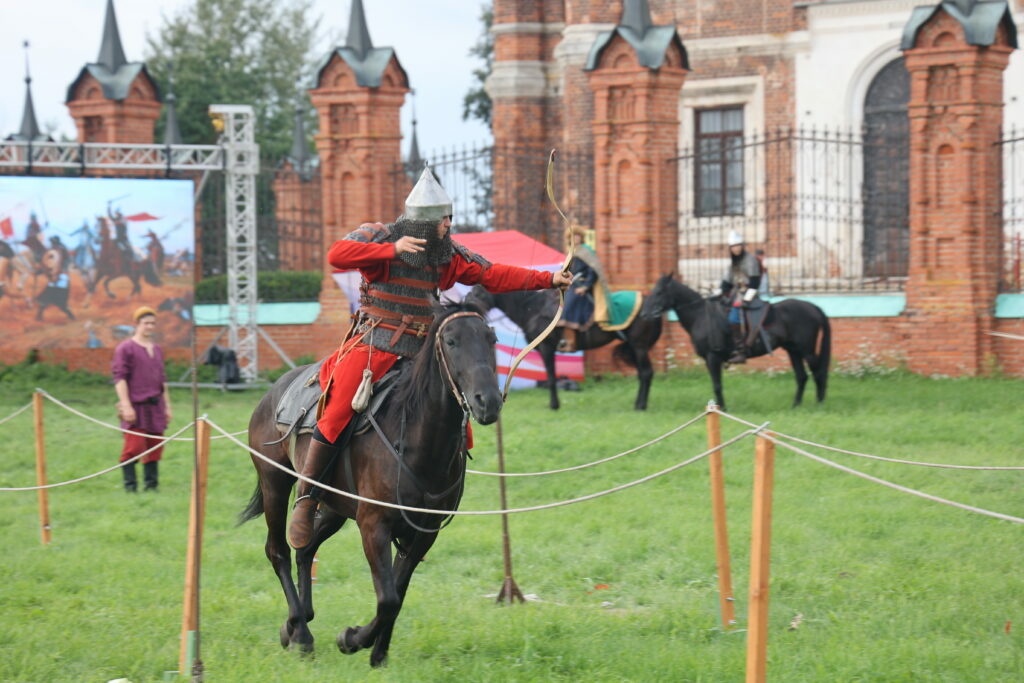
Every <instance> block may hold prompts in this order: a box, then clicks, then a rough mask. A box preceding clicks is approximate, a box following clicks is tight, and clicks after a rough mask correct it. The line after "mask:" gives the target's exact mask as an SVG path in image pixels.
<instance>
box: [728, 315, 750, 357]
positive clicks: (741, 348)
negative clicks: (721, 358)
mask: <svg viewBox="0 0 1024 683" xmlns="http://www.w3.org/2000/svg"><path fill="white" fill-rule="evenodd" d="M729 329H730V330H731V331H732V356H731V357H730V358H729V360H727V361H726V362H727V363H730V364H732V365H739V364H741V363H746V362H747V340H746V338H745V335H744V334H743V326H742V325H740V324H739V323H730V324H729Z"/></svg>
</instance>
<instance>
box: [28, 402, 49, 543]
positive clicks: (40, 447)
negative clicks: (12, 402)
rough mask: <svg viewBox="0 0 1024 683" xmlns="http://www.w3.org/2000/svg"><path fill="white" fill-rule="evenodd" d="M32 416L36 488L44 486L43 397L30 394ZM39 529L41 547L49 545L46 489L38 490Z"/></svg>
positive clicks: (47, 496)
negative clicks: (34, 427) (34, 431)
mask: <svg viewBox="0 0 1024 683" xmlns="http://www.w3.org/2000/svg"><path fill="white" fill-rule="evenodd" d="M32 414H33V416H34V417H35V426H36V486H46V442H45V440H44V439H43V395H42V394H40V393H39V392H38V391H36V392H33V393H32ZM38 493H39V527H40V531H41V533H42V539H43V545H49V543H50V498H49V495H48V489H39V490H38Z"/></svg>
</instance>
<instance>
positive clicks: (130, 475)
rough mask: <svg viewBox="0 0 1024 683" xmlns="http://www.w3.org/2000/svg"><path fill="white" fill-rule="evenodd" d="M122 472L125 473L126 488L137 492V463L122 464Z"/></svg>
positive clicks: (128, 490)
mask: <svg viewBox="0 0 1024 683" xmlns="http://www.w3.org/2000/svg"><path fill="white" fill-rule="evenodd" d="M121 474H122V475H124V490H125V491H127V492H128V493H135V491H136V490H137V489H138V483H137V482H136V479H135V463H134V462H132V463H129V464H127V465H121Z"/></svg>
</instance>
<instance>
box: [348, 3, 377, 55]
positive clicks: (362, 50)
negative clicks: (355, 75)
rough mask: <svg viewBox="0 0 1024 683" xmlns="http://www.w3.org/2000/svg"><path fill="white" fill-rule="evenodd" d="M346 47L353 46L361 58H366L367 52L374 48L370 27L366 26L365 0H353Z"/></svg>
mask: <svg viewBox="0 0 1024 683" xmlns="http://www.w3.org/2000/svg"><path fill="white" fill-rule="evenodd" d="M345 47H349V48H352V49H353V50H355V52H356V54H358V55H359V59H366V53H367V52H369V51H370V50H372V49H373V42H372V41H371V40H370V29H368V28H367V27H366V12H364V11H363V0H352V11H351V12H350V13H349V17H348V37H347V38H346V39H345Z"/></svg>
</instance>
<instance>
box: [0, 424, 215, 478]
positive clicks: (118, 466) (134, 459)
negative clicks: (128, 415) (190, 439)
mask: <svg viewBox="0 0 1024 683" xmlns="http://www.w3.org/2000/svg"><path fill="white" fill-rule="evenodd" d="M194 424H195V422H189V423H188V424H187V425H185V426H184V427H182V428H181V429H179V430H178V431H176V432H174V434H172V435H171V436H154V435H153V434H146V435H145V436H147V437H148V438H150V439H158V440H159V441H160V443H158V444H156V445H154V446H151V447H150V448H147V449H146V450H144V451H142V452H141V453H139V454H138V455H136V456H133V457H131V458H129V459H128V460H125V461H124V462H119V463H118V464H116V465H114V466H113V467H108V468H107V469H105V470H100V471H99V472H94V473H93V474H87V475H85V476H83V477H78V478H77V479H69V480H67V481H62V482H58V483H56V484H46V485H45V486H18V487H0V492H5V491H38V490H40V489H55V488H57V487H58V486H67V485H69V484H78V483H79V482H83V481H86V480H88V479H95V478H96V477H102V476H103V475H104V474H107V473H109V472H113V471H114V470H117V469H121V468H122V467H124V466H125V465H131V464H134V463H136V462H137V461H139V460H141V459H142V458H144V457H145V456H147V455H149V454H150V453H152V452H153V451H155V450H156V449H158V448H160V447H161V446H163V445H164V444H165V443H167V442H168V441H172V440H174V437H176V436H177V435H178V434H181V433H182V432H184V431H185V430H186V429H188V428H189V427H191V426H192V425H194Z"/></svg>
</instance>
